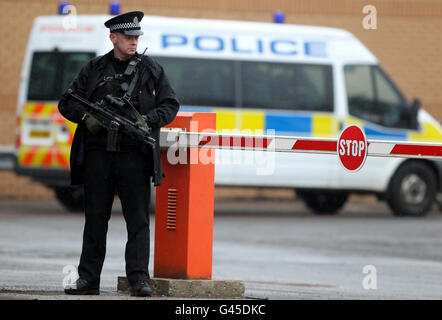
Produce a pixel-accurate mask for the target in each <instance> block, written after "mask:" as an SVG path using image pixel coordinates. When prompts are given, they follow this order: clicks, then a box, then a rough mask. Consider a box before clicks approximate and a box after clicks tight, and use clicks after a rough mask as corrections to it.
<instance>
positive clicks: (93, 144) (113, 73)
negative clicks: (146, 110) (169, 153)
mask: <svg viewBox="0 0 442 320" xmlns="http://www.w3.org/2000/svg"><path fill="white" fill-rule="evenodd" d="M128 63H129V59H128V60H125V61H121V60H118V59H116V58H112V60H110V61H109V62H108V63H107V64H106V67H105V68H104V70H103V77H102V78H101V81H99V82H98V84H97V86H96V87H95V89H94V90H93V91H92V95H91V98H90V100H91V101H92V102H99V101H102V100H104V97H105V96H106V95H107V94H111V95H112V96H114V97H122V96H123V95H124V94H125V91H124V90H123V89H122V88H121V84H123V83H124V82H126V83H127V84H130V82H131V80H132V78H133V77H134V75H135V72H133V74H132V75H131V76H130V77H128V76H126V75H124V71H125V70H126V68H127V65H128ZM139 91H140V89H139V81H138V83H137V84H136V85H135V89H134V90H133V93H132V96H131V99H130V101H131V103H132V104H133V105H134V106H135V107H136V108H137V109H138V110H139V101H138V97H139ZM118 139H119V145H120V148H121V150H122V151H124V149H125V148H126V149H127V147H139V146H140V143H139V142H138V141H137V140H136V139H135V138H133V137H129V136H127V135H122V134H119V137H118ZM85 144H86V148H103V149H105V148H106V146H107V130H106V129H103V130H102V131H101V132H99V133H98V134H94V135H93V134H91V133H90V132H89V131H87V130H86V134H85Z"/></svg>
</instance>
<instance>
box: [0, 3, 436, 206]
mask: <svg viewBox="0 0 442 320" xmlns="http://www.w3.org/2000/svg"><path fill="white" fill-rule="evenodd" d="M70 3H71V4H73V5H75V6H76V9H77V14H103V13H107V12H108V7H109V3H110V0H109V1H108V0H94V1H92V0H76V1H74V0H72V1H70ZM121 3H122V11H123V12H126V11H131V10H142V11H144V12H145V14H152V15H164V16H173V17H191V18H212V19H233V20H249V21H267V22H270V21H272V14H273V12H274V11H276V10H282V11H284V12H285V14H286V22H287V23H291V24H306V25H318V26H329V27H337V28H343V29H347V30H349V31H350V32H352V33H353V34H354V35H355V36H356V37H358V38H359V39H360V40H361V41H362V42H363V43H364V44H365V45H366V46H367V47H368V48H369V49H370V50H371V51H372V52H373V53H374V54H375V55H376V56H377V57H378V59H379V60H380V63H381V65H382V66H383V68H384V69H385V70H386V71H387V73H388V74H389V75H390V76H392V77H393V79H394V80H395V81H396V83H397V84H398V85H399V87H400V88H401V89H402V91H403V92H404V93H405V95H406V96H407V98H409V99H413V98H415V97H419V98H420V99H421V101H422V106H423V107H424V108H425V109H426V110H428V111H429V112H430V113H431V114H433V115H434V116H435V117H436V118H437V119H438V120H439V121H442V90H441V88H442V77H441V76H440V74H441V72H442V0H373V1H361V0H327V1H324V0H296V1H295V0H273V1H267V0H219V1H211V0H161V1H160V0H143V1H141V0H126V1H121ZM58 4H59V1H55V0H0V30H2V36H1V46H0V65H1V72H0V83H1V86H0V101H1V108H0V119H1V121H2V124H1V126H0V145H1V144H13V143H14V139H15V125H16V111H15V110H16V100H17V92H18V84H19V78H20V69H21V65H22V60H23V57H24V53H25V49H26V43H27V40H28V35H29V31H30V29H31V26H32V21H33V19H34V17H36V16H39V15H51V14H56V13H57V10H58ZM368 4H370V5H374V6H375V7H376V10H377V29H376V30H366V29H364V28H363V27H362V20H363V18H364V16H365V15H364V14H363V13H362V8H363V7H364V6H365V5H368ZM146 31H147V32H148V30H146ZM2 196H3V197H19V198H27V197H52V192H51V191H50V190H47V189H46V188H44V187H42V186H39V185H38V184H36V183H32V182H30V181H29V180H28V179H27V178H17V177H15V176H14V174H12V173H10V172H0V197H2Z"/></svg>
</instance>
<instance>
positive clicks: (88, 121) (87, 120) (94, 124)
mask: <svg viewBox="0 0 442 320" xmlns="http://www.w3.org/2000/svg"><path fill="white" fill-rule="evenodd" d="M81 120H82V121H83V123H84V124H85V126H86V128H87V129H88V130H89V132H90V133H92V134H98V133H100V132H101V131H103V129H104V128H103V126H102V125H101V123H100V122H99V121H98V120H97V119H95V118H94V117H93V116H92V115H91V114H90V113H88V112H85V113H84V115H83V117H82V118H81Z"/></svg>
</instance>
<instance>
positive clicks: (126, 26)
mask: <svg viewBox="0 0 442 320" xmlns="http://www.w3.org/2000/svg"><path fill="white" fill-rule="evenodd" d="M109 29H110V32H112V31H115V30H135V29H141V27H140V24H139V23H135V22H125V23H117V24H114V25H112V26H110V28H109Z"/></svg>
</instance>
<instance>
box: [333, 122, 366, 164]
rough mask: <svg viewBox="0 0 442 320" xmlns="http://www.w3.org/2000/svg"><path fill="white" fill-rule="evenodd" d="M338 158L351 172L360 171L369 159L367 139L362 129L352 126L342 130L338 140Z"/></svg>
mask: <svg viewBox="0 0 442 320" xmlns="http://www.w3.org/2000/svg"><path fill="white" fill-rule="evenodd" d="M337 151H338V156H339V159H340V160H341V163H342V165H343V166H344V168H345V169H347V170H349V171H353V172H355V171H358V170H359V169H361V168H362V166H363V165H364V162H365V159H366V158H367V139H366V138H365V133H364V131H362V129H361V128H360V127H359V126H358V125H356V124H352V125H350V126H348V127H346V128H345V129H344V130H342V132H341V135H340V136H339V139H338V150H337Z"/></svg>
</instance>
